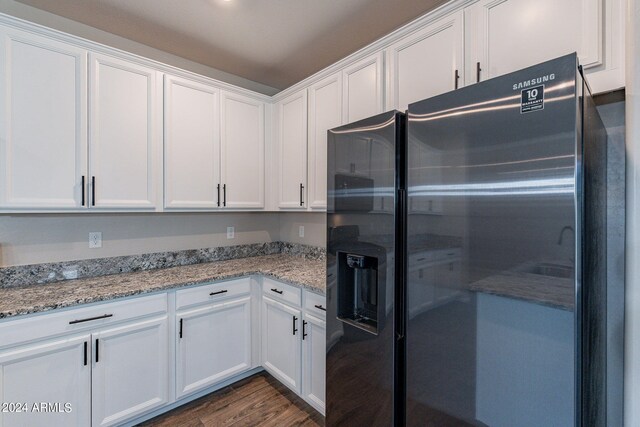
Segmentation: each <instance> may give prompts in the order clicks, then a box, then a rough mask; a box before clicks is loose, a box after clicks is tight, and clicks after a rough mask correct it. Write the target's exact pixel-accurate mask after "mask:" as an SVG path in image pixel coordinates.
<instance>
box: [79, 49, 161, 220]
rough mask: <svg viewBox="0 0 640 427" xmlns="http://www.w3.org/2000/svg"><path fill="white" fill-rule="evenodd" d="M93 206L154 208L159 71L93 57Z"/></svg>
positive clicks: (91, 96) (157, 168)
mask: <svg viewBox="0 0 640 427" xmlns="http://www.w3.org/2000/svg"><path fill="white" fill-rule="evenodd" d="M90 73H91V80H90V99H91V103H90V110H91V113H90V122H89V127H90V130H91V132H90V138H89V159H90V161H89V169H90V173H91V206H92V207H96V208H125V209H126V208H134V209H135V208H147V209H154V208H155V207H156V202H157V198H156V193H157V190H158V189H157V188H156V187H157V184H158V183H159V182H160V179H159V173H160V167H159V164H158V163H159V157H158V153H159V149H160V147H161V130H160V129H161V119H160V118H159V117H158V116H159V113H160V105H161V99H162V86H161V82H160V81H159V79H158V73H157V71H155V70H152V69H150V68H147V67H143V66H140V65H137V64H134V63H132V62H128V61H123V60H120V59H116V58H112V57H109V56H104V55H98V54H91V61H90Z"/></svg>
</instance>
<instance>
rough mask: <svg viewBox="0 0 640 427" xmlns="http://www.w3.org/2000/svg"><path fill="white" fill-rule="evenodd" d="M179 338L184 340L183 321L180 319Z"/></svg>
mask: <svg viewBox="0 0 640 427" xmlns="http://www.w3.org/2000/svg"><path fill="white" fill-rule="evenodd" d="M179 336H180V338H182V319H180V332H179Z"/></svg>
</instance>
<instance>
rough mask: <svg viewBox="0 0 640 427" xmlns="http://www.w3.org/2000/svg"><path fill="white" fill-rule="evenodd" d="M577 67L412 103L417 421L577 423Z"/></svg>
mask: <svg viewBox="0 0 640 427" xmlns="http://www.w3.org/2000/svg"><path fill="white" fill-rule="evenodd" d="M576 72H577V64H576V57H575V55H569V56H566V57H563V58H560V59H557V60H554V61H550V62H547V63H544V64H541V65H538V66H535V67H531V68H528V69H526V70H523V71H520V72H517V73H512V74H509V75H506V76H503V77H499V78H495V79H492V80H489V81H486V82H484V83H480V84H476V85H473V86H470V87H467V88H464V89H461V90H458V91H455V92H451V93H448V94H444V95H442V96H438V97H435V98H431V99H429V100H425V101H421V102H418V103H415V104H413V105H411V106H410V107H409V113H408V162H409V170H408V182H407V185H408V199H409V200H408V221H407V229H408V271H407V282H408V290H407V303H406V304H407V308H408V310H407V316H408V326H407V365H406V366H407V402H406V405H407V425H409V426H424V425H437V426H461V425H470V426H471V425H473V426H477V425H480V426H483V425H487V426H492V427H500V426H505V427H506V426H518V427H527V426H531V427H538V426H552V425H553V426H573V425H575V401H576V392H575V390H576V378H575V369H576V345H577V342H576V339H575V337H576V333H575V332H576V316H575V312H576V310H575V302H576V282H577V280H576V275H575V271H576V262H575V261H576V233H575V230H577V229H578V228H577V227H578V225H579V224H577V221H576V217H577V207H576V199H577V188H576V182H577V180H578V177H577V176H576V171H577V170H578V169H577V165H578V164H579V163H580V155H579V153H580V146H579V145H578V144H577V138H578V134H577V132H576V128H577V125H578V123H577V108H578V98H577V97H576ZM576 153H578V155H577V154H576Z"/></svg>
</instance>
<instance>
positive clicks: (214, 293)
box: [209, 289, 227, 296]
mask: <svg viewBox="0 0 640 427" xmlns="http://www.w3.org/2000/svg"><path fill="white" fill-rule="evenodd" d="M225 292H227V290H226V289H224V290H222V291H218V292H211V293H210V294H209V295H210V296H213V295H219V294H224V293H225Z"/></svg>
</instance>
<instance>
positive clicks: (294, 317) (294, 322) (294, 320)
mask: <svg viewBox="0 0 640 427" xmlns="http://www.w3.org/2000/svg"><path fill="white" fill-rule="evenodd" d="M297 320H298V318H297V317H296V316H293V335H295V334H296V332H298V328H296V321H297Z"/></svg>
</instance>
